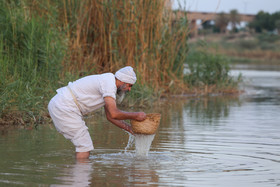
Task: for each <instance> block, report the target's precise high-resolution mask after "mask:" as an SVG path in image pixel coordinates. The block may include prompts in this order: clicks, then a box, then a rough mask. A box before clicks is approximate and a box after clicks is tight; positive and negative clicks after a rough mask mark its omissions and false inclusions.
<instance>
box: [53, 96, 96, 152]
mask: <svg viewBox="0 0 280 187" xmlns="http://www.w3.org/2000/svg"><path fill="white" fill-rule="evenodd" d="M48 110H49V113H50V116H51V118H52V120H53V123H54V126H55V128H56V129H57V131H58V132H59V133H61V134H62V135H63V136H64V137H65V138H66V139H69V140H71V142H72V143H73V144H74V146H75V147H76V152H88V151H91V150H93V149H94V148H93V144H92V140H91V137H90V134H89V132H88V127H87V126H86V124H85V121H84V120H83V116H82V114H81V112H80V111H79V109H78V107H77V106H76V104H75V102H74V100H73V98H72V96H71V95H70V93H69V95H59V94H57V95H55V96H54V97H53V98H52V99H51V101H50V102H49V105H48Z"/></svg>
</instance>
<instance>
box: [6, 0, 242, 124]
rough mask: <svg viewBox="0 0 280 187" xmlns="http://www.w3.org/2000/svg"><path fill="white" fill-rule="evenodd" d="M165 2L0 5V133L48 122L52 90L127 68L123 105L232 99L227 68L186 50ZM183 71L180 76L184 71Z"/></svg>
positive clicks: (36, 0) (233, 83)
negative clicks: (132, 78) (131, 74)
mask: <svg viewBox="0 0 280 187" xmlns="http://www.w3.org/2000/svg"><path fill="white" fill-rule="evenodd" d="M170 7H171V6H167V5H166V3H165V1H154V0H138V1H119V0H117V1H111V0H104V1H98V0H91V1H79V0H69V1H66V0H62V1H55V0H32V1H31V0H18V1H2V0H0V29H1V33H0V80H1V83H0V94H1V101H0V126H4V125H8V126H11V125H28V126H31V127H34V126H36V125H38V124H42V123H44V122H46V121H48V120H50V119H49V117H48V112H47V104H48V102H49V100H50V98H51V97H53V96H54V95H55V90H56V89H57V88H59V87H62V86H65V85H66V84H67V83H68V82H69V81H74V80H76V79H78V78H80V77H83V76H86V75H90V74H96V73H104V72H115V71H116V70H118V69H119V68H121V67H123V66H125V65H131V66H133V67H134V69H135V71H136V73H137V78H138V81H137V84H136V85H135V86H134V87H133V91H132V92H131V93H130V94H129V97H128V98H127V99H126V100H125V105H126V106H128V107H133V106H145V105H146V106H150V105H152V104H151V103H154V102H155V101H157V100H158V99H160V98H167V97H171V96H201V95H208V94H213V93H215V94H216V93H219V94H233V93H239V92H240V90H238V83H239V81H241V78H240V77H239V78H238V79H234V78H233V77H230V76H229V74H228V73H229V70H230V69H229V61H228V59H227V58H226V57H225V56H223V55H221V54H215V53H210V52H209V50H205V48H200V47H191V44H189V42H188V41H189V33H190V31H189V25H188V20H187V17H186V16H185V17H181V15H180V18H178V19H176V14H175V13H174V12H173V11H172V10H171V8H170ZM186 67H187V68H186Z"/></svg>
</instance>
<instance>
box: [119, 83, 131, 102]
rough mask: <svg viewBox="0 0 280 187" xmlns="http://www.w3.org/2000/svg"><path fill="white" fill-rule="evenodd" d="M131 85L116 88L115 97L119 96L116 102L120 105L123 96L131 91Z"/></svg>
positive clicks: (126, 84)
mask: <svg viewBox="0 0 280 187" xmlns="http://www.w3.org/2000/svg"><path fill="white" fill-rule="evenodd" d="M132 86H133V85H132V84H128V83H123V84H122V85H121V86H119V87H118V88H117V95H118V96H119V97H118V99H117V101H118V103H121V102H122V101H123V99H124V97H125V94H126V93H127V92H129V91H130V90H131V87H132Z"/></svg>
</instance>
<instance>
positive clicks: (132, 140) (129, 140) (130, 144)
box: [124, 133, 135, 153]
mask: <svg viewBox="0 0 280 187" xmlns="http://www.w3.org/2000/svg"><path fill="white" fill-rule="evenodd" d="M128 135H129V139H128V142H127V145H126V147H125V149H124V153H127V150H128V149H129V148H130V147H132V145H133V143H134V140H135V137H134V136H133V135H131V134H130V133H128Z"/></svg>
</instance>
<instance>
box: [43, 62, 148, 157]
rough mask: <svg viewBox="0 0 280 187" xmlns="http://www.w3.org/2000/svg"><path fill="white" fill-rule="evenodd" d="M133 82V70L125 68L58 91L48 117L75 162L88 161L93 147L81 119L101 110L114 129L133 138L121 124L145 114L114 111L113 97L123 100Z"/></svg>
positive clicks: (126, 127)
mask: <svg viewBox="0 0 280 187" xmlns="http://www.w3.org/2000/svg"><path fill="white" fill-rule="evenodd" d="M135 82H136V75H135V72H134V71H133V68H132V67H130V66H126V67H124V68H122V69H120V70H118V71H117V72H116V73H115V75H114V74H113V73H104V74H98V75H90V76H86V77H84V78H81V79H78V80H76V81H74V82H69V84H68V85H67V86H65V87H62V88H59V89H58V90H57V94H56V95H55V96H54V97H53V98H52V99H51V101H50V102H49V105H48V110H49V113H50V116H51V118H52V120H53V123H54V126H55V127H56V129H57V131H58V132H60V133H61V134H63V136H64V137H65V138H67V139H69V140H71V142H72V143H73V144H74V146H75V147H76V158H77V159H83V158H88V157H89V154H90V151H91V150H93V149H94V148H93V144H92V140H91V137H90V135H89V132H88V128H87V126H86V125H85V121H84V120H83V115H85V114H88V113H90V112H93V111H94V110H97V109H99V108H101V107H103V106H104V108H105V112H106V117H107V119H108V120H109V121H110V122H112V123H113V124H114V125H116V126H118V127H120V128H122V129H124V130H126V131H128V132H130V133H132V134H133V131H132V129H131V126H130V125H129V124H127V123H126V122H124V121H122V120H125V119H134V120H138V121H143V120H144V119H145V118H146V114H145V113H144V112H125V111H121V110H119V109H118V108H117V104H116V94H118V95H119V96H120V98H121V99H123V97H124V95H125V93H126V92H128V91H130V90H131V87H132V85H133V84H135Z"/></svg>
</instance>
